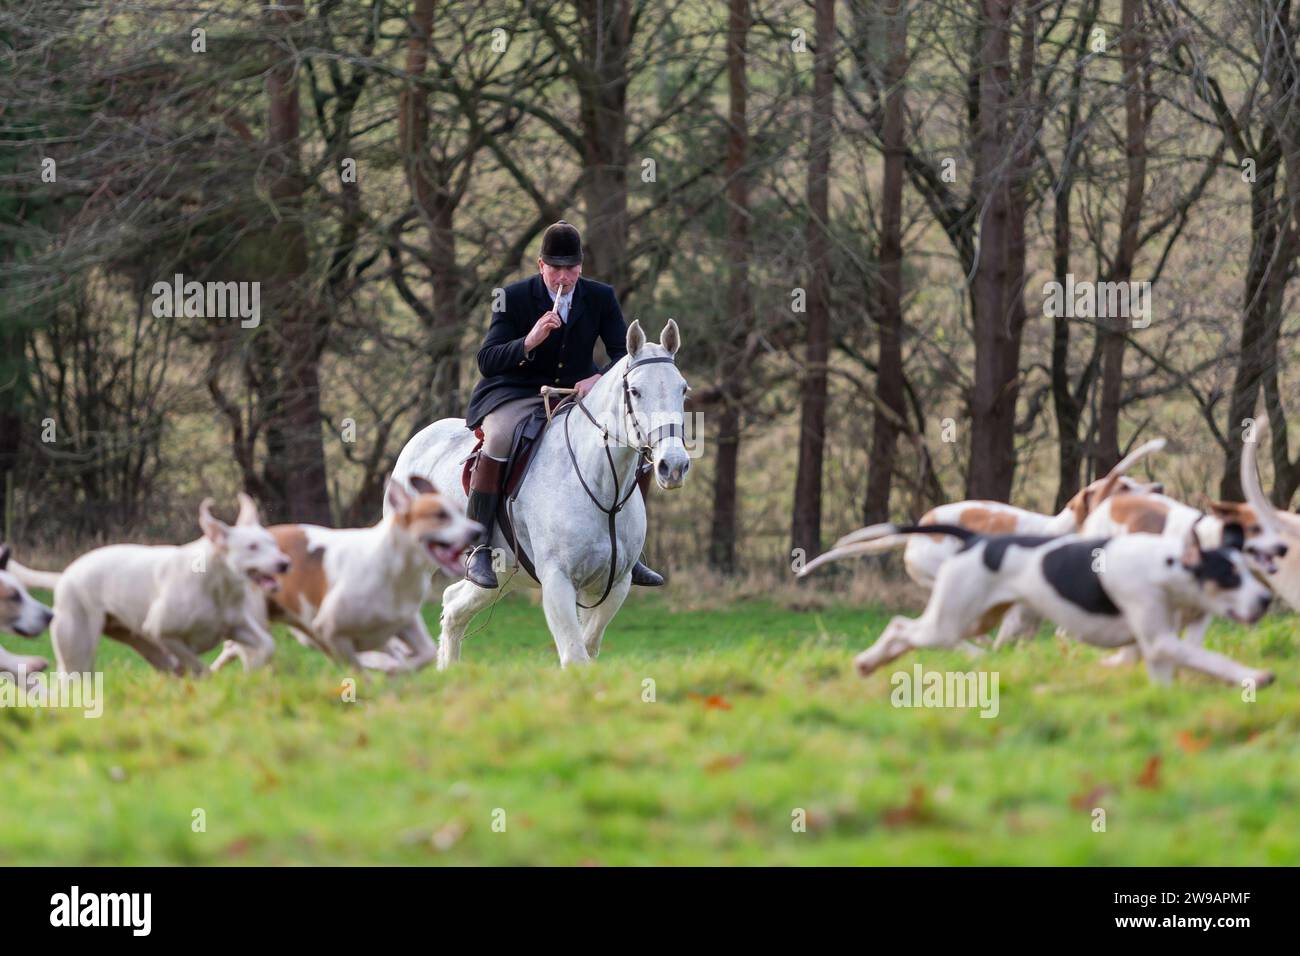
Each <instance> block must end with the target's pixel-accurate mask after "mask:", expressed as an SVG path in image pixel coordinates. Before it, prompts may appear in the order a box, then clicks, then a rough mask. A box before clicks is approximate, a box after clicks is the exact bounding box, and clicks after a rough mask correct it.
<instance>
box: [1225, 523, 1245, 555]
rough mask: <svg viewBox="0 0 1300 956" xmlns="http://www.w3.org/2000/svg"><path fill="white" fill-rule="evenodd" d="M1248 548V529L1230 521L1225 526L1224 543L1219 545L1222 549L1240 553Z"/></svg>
mask: <svg viewBox="0 0 1300 956" xmlns="http://www.w3.org/2000/svg"><path fill="white" fill-rule="evenodd" d="M1245 546H1246V529H1245V528H1243V527H1242V526H1241V525H1239V524H1238V523H1237V522H1235V521H1229V522H1228V523H1227V524H1225V525H1224V526H1223V541H1222V543H1221V544H1220V545H1219V547H1221V548H1232V549H1233V550H1235V551H1240V550H1241V549H1242V548H1244V547H1245Z"/></svg>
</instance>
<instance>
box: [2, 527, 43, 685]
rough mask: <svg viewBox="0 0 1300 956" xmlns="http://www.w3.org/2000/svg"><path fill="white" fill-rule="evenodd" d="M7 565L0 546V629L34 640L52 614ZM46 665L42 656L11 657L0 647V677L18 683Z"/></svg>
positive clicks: (6, 555)
mask: <svg viewBox="0 0 1300 956" xmlns="http://www.w3.org/2000/svg"><path fill="white" fill-rule="evenodd" d="M8 565H9V547H8V546H7V545H0V630H4V631H10V632H12V633H14V634H20V635H22V636H23V637H36V636H37V635H39V634H40V633H41V632H43V631H44V630H45V629H46V628H47V627H49V625H50V618H52V617H54V612H53V611H51V610H50V609H49V608H48V607H46V606H45V605H44V604H42V603H41V602H40V601H38V600H36V598H34V597H32V596H31V595H30V594H28V593H27V589H26V588H25V587H23V584H22V582H21V581H20V580H19V579H18V576H17V575H15V574H14V573H13V572H12V571H9V570H8V569H7V568H8ZM49 666H50V662H49V661H47V660H46V659H45V658H43V657H34V656H31V655H28V654H11V653H9V652H8V651H6V650H5V649H4V648H3V647H0V674H12V675H13V677H14V679H15V680H16V681H17V682H18V683H19V684H23V683H25V682H26V680H27V677H28V676H29V675H31V674H34V673H36V672H37V671H43V670H45V668H47V667H49Z"/></svg>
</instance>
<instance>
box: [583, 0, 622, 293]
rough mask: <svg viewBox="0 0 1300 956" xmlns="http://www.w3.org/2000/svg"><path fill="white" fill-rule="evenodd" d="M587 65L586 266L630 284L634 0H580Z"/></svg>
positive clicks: (591, 272) (619, 283)
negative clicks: (629, 165) (630, 103)
mask: <svg viewBox="0 0 1300 956" xmlns="http://www.w3.org/2000/svg"><path fill="white" fill-rule="evenodd" d="M579 11H580V13H581V16H582V20H583V26H584V31H583V35H582V45H583V59H584V69H583V72H582V74H581V82H580V84H579V108H578V115H579V118H580V122H581V126H582V141H583V181H582V197H583V202H584V204H585V205H586V209H587V229H586V235H585V236H584V242H583V247H584V248H583V255H584V257H585V259H586V261H585V262H584V263H583V272H584V273H586V274H588V275H590V276H591V277H592V278H596V279H599V280H600V281H601V282H607V283H609V284H610V285H612V286H613V287H614V288H615V290H621V289H624V288H626V286H627V278H628V262H627V237H628V219H627V163H628V150H627V111H626V107H627V85H628V49H629V47H630V45H631V18H632V3H631V0H579Z"/></svg>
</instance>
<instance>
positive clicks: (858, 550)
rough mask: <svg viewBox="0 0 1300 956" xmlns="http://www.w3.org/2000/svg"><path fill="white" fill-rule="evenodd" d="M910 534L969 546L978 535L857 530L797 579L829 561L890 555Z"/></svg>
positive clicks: (935, 528) (914, 527)
mask: <svg viewBox="0 0 1300 956" xmlns="http://www.w3.org/2000/svg"><path fill="white" fill-rule="evenodd" d="M911 534H943V535H948V536H950V537H954V538H958V539H960V540H961V541H962V542H963V543H969V542H970V541H972V540H973V539H975V538H978V537H979V535H978V534H977V533H976V532H974V531H971V530H970V529H969V528H962V527H960V526H958V525H953V524H908V525H898V524H890V523H888V522H886V523H884V524H873V525H869V526H867V527H865V528H859V529H858V530H857V531H854V532H852V533H850V534H846V535H845V536H844V537H842V538H840V539H839V540H838V541H836V542H835V544H834V546H833V547H832V548H831V550H830V551H827V552H826V553H825V554H821V555H818V556H817V557H816V558H814V559H813V560H812V561H809V562H808V563H807V564H806V565H804V566H803V568H802V569H801V570H800V571H799V572H798V576H799V577H803V576H804V575H806V574H808V573H809V572H810V571H812V570H813V569H815V568H818V567H821V566H822V565H823V564H829V563H830V562H832V561H840V560H842V559H844V558H852V557H860V556H862V555H864V554H880V553H881V552H884V551H892V550H894V549H895V548H897V547H899V546H900V545H901V544H902V543H903V539H904V538H905V537H906V536H907V535H911Z"/></svg>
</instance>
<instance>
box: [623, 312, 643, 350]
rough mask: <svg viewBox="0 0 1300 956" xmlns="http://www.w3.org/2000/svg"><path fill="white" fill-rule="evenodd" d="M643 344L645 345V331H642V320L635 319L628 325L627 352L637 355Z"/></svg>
mask: <svg viewBox="0 0 1300 956" xmlns="http://www.w3.org/2000/svg"><path fill="white" fill-rule="evenodd" d="M643 345H645V333H644V332H643V331H641V322H640V320H639V319H633V320H632V324H631V325H629V326H628V327H627V354H628V355H631V356H633V357H635V356H636V353H637V352H640V351H641V346H643Z"/></svg>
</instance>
